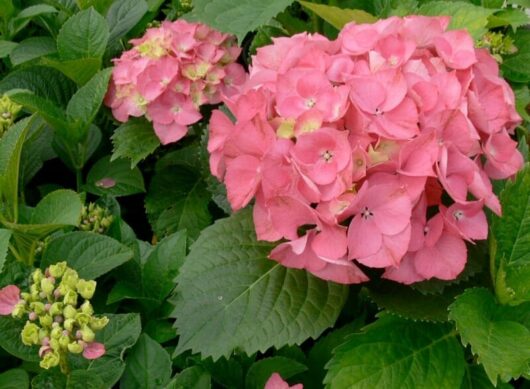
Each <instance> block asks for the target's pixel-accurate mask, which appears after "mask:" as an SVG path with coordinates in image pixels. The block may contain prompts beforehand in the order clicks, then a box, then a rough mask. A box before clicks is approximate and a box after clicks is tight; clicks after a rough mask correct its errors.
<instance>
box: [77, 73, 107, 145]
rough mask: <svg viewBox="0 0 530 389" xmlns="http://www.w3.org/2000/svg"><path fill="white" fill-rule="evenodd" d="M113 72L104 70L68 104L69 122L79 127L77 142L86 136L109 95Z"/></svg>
mask: <svg viewBox="0 0 530 389" xmlns="http://www.w3.org/2000/svg"><path fill="white" fill-rule="evenodd" d="M111 72H112V69H104V70H101V71H100V72H98V73H96V74H95V75H94V77H92V78H91V79H90V81H88V82H87V83H86V84H85V85H84V86H82V87H81V88H79V90H78V91H77V92H76V93H75V94H74V95H73V96H72V98H71V99H70V101H69V102H68V105H67V107H66V115H67V117H68V120H69V121H70V122H72V123H75V125H76V127H79V128H78V130H77V139H76V140H80V139H82V138H84V137H85V136H86V131H87V130H88V127H89V126H90V124H91V123H92V121H93V120H94V118H95V117H96V114H97V113H98V111H99V108H100V107H101V103H102V102H103V98H104V97H105V94H106V93H107V88H108V85H109V78H110V75H111Z"/></svg>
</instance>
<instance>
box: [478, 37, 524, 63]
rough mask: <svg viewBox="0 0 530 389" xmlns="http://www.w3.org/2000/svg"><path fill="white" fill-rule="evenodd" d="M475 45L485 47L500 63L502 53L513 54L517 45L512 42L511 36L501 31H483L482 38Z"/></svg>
mask: <svg viewBox="0 0 530 389" xmlns="http://www.w3.org/2000/svg"><path fill="white" fill-rule="evenodd" d="M477 47H484V48H487V49H488V50H489V51H490V53H491V55H492V56H493V58H495V60H496V61H497V62H499V63H502V56H503V55H506V54H513V53H515V52H516V51H517V47H515V45H514V44H513V39H512V38H511V37H509V36H506V35H504V34H503V33H501V32H493V31H488V32H487V33H485V34H484V36H483V37H482V39H480V40H479V41H478V42H477Z"/></svg>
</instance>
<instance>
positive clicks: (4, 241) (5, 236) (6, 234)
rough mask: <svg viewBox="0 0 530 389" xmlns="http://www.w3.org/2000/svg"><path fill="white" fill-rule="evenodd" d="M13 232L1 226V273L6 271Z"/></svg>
mask: <svg viewBox="0 0 530 389" xmlns="http://www.w3.org/2000/svg"><path fill="white" fill-rule="evenodd" d="M11 234H12V232H11V231H10V230H6V229H4V228H0V274H1V273H2V272H3V271H4V265H5V263H6V259H7V249H8V248H9V240H10V239H11Z"/></svg>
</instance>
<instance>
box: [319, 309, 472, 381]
mask: <svg viewBox="0 0 530 389" xmlns="http://www.w3.org/2000/svg"><path fill="white" fill-rule="evenodd" d="M464 366H465V360H464V352H463V350H462V347H461V346H460V345H459V344H458V341H457V340H456V337H455V334H454V330H453V329H452V327H451V326H449V325H446V324H438V323H436V324H434V323H421V322H413V321H409V320H404V319H401V318H397V317H393V316H383V317H381V318H379V320H377V321H376V322H375V323H374V324H372V325H370V326H368V327H366V328H365V331H364V332H363V333H360V334H353V335H352V336H351V337H349V338H348V340H347V341H346V342H345V343H344V344H342V345H341V346H339V347H337V348H336V349H335V351H334V356H333V358H332V359H331V361H329V363H328V365H327V366H326V368H327V369H328V374H327V375H326V378H325V381H324V383H326V384H327V387H328V388H337V389H339V388H366V389H368V388H375V387H379V386H381V387H384V388H396V389H398V388H437V389H454V388H457V387H459V385H460V383H461V382H462V377H463V376H464Z"/></svg>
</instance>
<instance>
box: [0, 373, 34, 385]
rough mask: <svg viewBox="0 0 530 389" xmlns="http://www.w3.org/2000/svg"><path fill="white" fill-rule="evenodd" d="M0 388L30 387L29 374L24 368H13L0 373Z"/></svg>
mask: <svg viewBox="0 0 530 389" xmlns="http://www.w3.org/2000/svg"><path fill="white" fill-rule="evenodd" d="M0 388H2V389H26V388H29V376H28V373H27V372H26V371H25V370H23V369H11V370H8V371H6V372H3V373H2V374H0Z"/></svg>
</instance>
